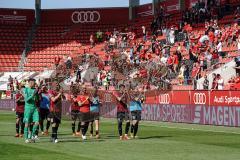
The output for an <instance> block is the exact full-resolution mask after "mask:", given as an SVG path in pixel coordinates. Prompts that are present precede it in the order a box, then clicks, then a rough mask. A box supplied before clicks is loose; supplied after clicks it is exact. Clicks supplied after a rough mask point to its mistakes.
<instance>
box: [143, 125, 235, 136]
mask: <svg viewBox="0 0 240 160" xmlns="http://www.w3.org/2000/svg"><path fill="white" fill-rule="evenodd" d="M140 125H143V126H151V127H161V128H169V129H182V130H191V131H201V132H215V133H231V134H238V135H240V132H232V131H215V130H211V129H198V128H185V127H172V126H161V125H154V124H150V125H148V124H140ZM214 127H217V126H214Z"/></svg>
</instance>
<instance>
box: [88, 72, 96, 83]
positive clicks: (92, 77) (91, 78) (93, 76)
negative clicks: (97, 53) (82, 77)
mask: <svg viewBox="0 0 240 160" xmlns="http://www.w3.org/2000/svg"><path fill="white" fill-rule="evenodd" d="M89 77H90V81H91V84H92V86H95V83H94V82H95V78H96V77H95V73H94V71H93V70H92V71H91V72H90V74H89Z"/></svg>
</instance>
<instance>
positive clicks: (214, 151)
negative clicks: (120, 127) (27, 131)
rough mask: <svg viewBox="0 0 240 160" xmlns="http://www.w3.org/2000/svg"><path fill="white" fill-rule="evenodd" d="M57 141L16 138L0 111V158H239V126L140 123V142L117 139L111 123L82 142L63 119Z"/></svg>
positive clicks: (8, 115)
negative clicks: (92, 137)
mask: <svg viewBox="0 0 240 160" xmlns="http://www.w3.org/2000/svg"><path fill="white" fill-rule="evenodd" d="M59 133H60V135H59V140H60V143H58V144H53V143H50V142H49V137H40V141H39V142H37V143H35V144H25V143H24V140H23V139H21V138H15V137H14V134H15V114H14V113H13V112H5V111H4V112H0V160H16V159H17V160H28V159H29V160H43V159H45V160H47V159H53V160H68V159H74V160H80V159H83V160H145V159H146V160H153V159H156V160H239V159H240V128H228V127H213V126H201V125H192V124H174V123H160V122H141V124H140V130H139V139H135V140H129V141H120V140H119V139H118V134H117V126H116V120H115V119H104V120H102V121H101V139H100V140H94V139H92V140H87V141H85V142H82V141H81V140H80V138H79V137H72V136H71V122H70V121H67V120H63V122H62V124H61V126H60V130H59Z"/></svg>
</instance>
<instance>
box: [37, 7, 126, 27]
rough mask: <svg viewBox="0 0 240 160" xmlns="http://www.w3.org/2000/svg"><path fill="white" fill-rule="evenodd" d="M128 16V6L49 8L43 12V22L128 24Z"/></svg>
mask: <svg viewBox="0 0 240 160" xmlns="http://www.w3.org/2000/svg"><path fill="white" fill-rule="evenodd" d="M128 16H129V9H128V8H104V9H99V8H89V9H82V8H81V9H47V10H42V12H41V22H42V23H57V24H60V23H64V24H84V23H89V24H99V23H100V24H127V23H128ZM59 17H61V18H59Z"/></svg>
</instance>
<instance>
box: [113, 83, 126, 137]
mask: <svg viewBox="0 0 240 160" xmlns="http://www.w3.org/2000/svg"><path fill="white" fill-rule="evenodd" d="M119 88H120V91H119V94H118V95H115V97H116V99H117V120H118V133H119V136H120V140H128V139H129V137H128V131H129V127H130V120H129V111H128V107H127V103H128V93H127V91H126V90H125V85H123V84H121V85H120V86H119ZM124 120H125V121H126V126H125V135H124V136H123V135H122V123H123V121H124Z"/></svg>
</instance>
